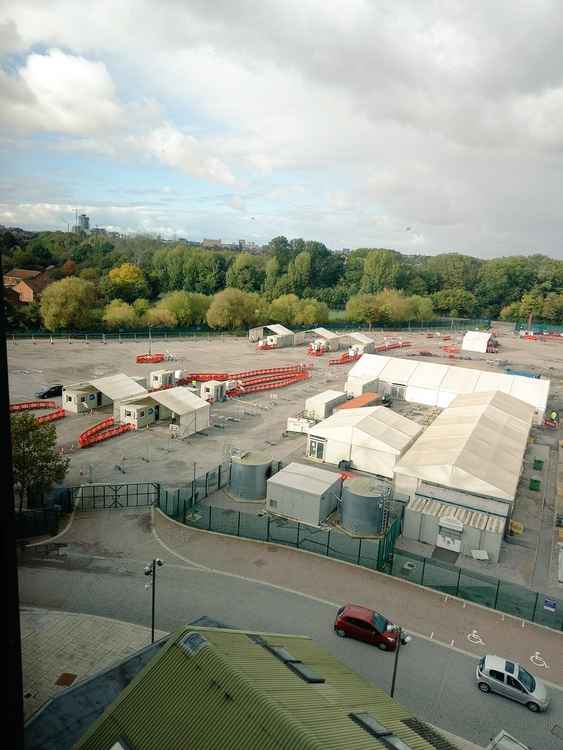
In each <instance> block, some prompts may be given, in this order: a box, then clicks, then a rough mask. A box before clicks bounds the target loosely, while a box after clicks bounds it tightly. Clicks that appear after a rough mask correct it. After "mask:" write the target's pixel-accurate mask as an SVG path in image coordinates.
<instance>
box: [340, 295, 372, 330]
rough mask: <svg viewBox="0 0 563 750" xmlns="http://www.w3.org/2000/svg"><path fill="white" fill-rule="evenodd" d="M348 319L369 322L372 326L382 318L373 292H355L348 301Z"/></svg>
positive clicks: (356, 321) (355, 321)
mask: <svg viewBox="0 0 563 750" xmlns="http://www.w3.org/2000/svg"><path fill="white" fill-rule="evenodd" d="M346 319H347V320H350V321H352V322H354V323H368V324H369V326H370V327H371V326H372V325H373V324H374V323H378V322H379V321H380V320H381V310H380V308H379V305H378V304H377V300H376V299H375V296H374V295H373V294H355V295H354V296H353V297H350V299H349V300H348V302H347V303H346Z"/></svg>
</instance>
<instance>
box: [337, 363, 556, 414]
mask: <svg viewBox="0 0 563 750" xmlns="http://www.w3.org/2000/svg"><path fill="white" fill-rule="evenodd" d="M549 387H550V382H549V380H544V379H539V378H526V377H523V376H521V375H507V374H505V373H501V372H488V371H485V370H474V369H470V368H467V367H456V366H454V365H445V364H435V363H434V362H419V361H417V360H414V359H402V358H399V357H387V356H384V355H380V354H364V355H363V356H362V357H360V359H359V360H358V361H357V362H356V363H355V364H354V365H353V367H352V368H351V370H350V372H349V373H348V380H347V381H346V386H345V390H346V392H347V393H349V394H350V395H360V393H362V392H363V391H362V390H360V389H362V388H364V389H365V390H368V391H374V392H377V393H379V394H380V395H384V394H389V395H390V396H392V398H394V399H397V400H404V401H410V402H414V403H421V404H426V405H427V406H437V407H439V408H441V409H444V408H446V406H448V405H449V404H450V403H451V402H452V401H453V400H454V398H456V396H459V395H463V394H469V393H482V392H489V391H502V392H503V393H506V394H508V395H510V396H513V397H514V398H517V399H520V400H521V401H525V402H526V403H528V404H530V405H531V406H533V407H534V410H535V415H534V420H535V422H536V423H537V424H542V423H543V419H544V416H545V410H546V408H547V399H548V396H549ZM357 391H359V393H358V392H357Z"/></svg>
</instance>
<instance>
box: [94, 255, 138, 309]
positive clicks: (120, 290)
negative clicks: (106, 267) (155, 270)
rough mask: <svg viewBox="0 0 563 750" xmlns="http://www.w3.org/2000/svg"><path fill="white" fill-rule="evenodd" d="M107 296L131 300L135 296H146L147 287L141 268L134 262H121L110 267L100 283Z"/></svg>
mask: <svg viewBox="0 0 563 750" xmlns="http://www.w3.org/2000/svg"><path fill="white" fill-rule="evenodd" d="M102 289H103V291H104V292H105V294H107V295H108V297H110V298H113V299H122V300H125V302H133V301H134V300H136V299H137V297H146V296H147V294H148V292H149V288H148V284H147V280H146V278H145V274H144V273H143V270H142V269H141V268H139V266H136V265H135V264H134V263H122V264H121V265H120V266H117V267H116V268H112V269H111V271H110V272H109V273H108V275H107V278H106V279H104V281H103V283H102Z"/></svg>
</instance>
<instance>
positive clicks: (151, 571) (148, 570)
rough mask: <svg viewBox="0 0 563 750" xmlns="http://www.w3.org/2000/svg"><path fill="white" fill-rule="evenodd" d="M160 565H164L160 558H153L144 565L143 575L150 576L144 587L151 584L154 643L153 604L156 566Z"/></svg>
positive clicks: (152, 640)
mask: <svg viewBox="0 0 563 750" xmlns="http://www.w3.org/2000/svg"><path fill="white" fill-rule="evenodd" d="M157 565H158V567H160V566H161V565H164V563H163V562H162V560H161V559H160V558H159V557H156V558H154V560H153V561H152V562H150V563H148V564H147V565H145V575H146V576H151V583H147V584H146V586H145V588H146V589H148V588H149V587H151V586H152V617H151V643H154V604H155V594H156V567H157Z"/></svg>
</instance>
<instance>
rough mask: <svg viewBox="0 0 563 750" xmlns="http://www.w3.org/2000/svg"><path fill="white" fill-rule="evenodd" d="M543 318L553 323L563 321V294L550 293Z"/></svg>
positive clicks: (543, 311)
mask: <svg viewBox="0 0 563 750" xmlns="http://www.w3.org/2000/svg"><path fill="white" fill-rule="evenodd" d="M541 316H542V318H543V319H544V320H551V321H552V322H553V323H561V322H562V321H563V294H548V295H547V297H546V298H545V300H544V303H543V308H542V314H541Z"/></svg>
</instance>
